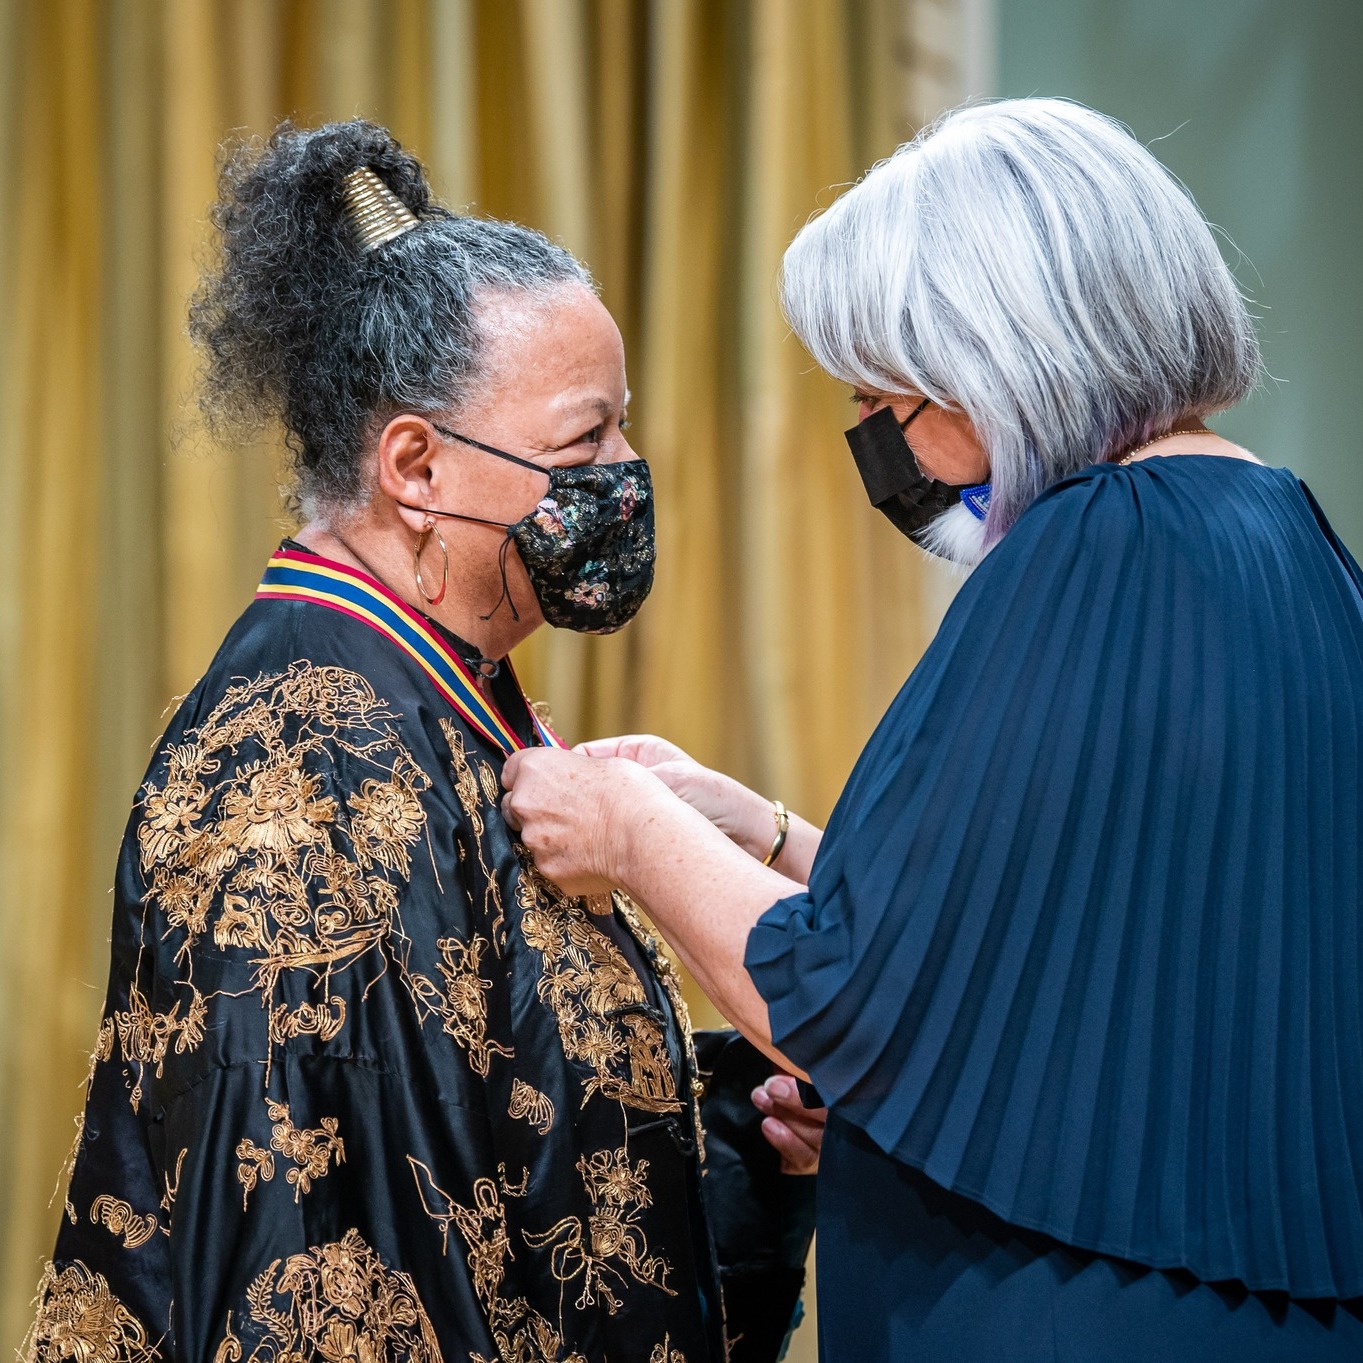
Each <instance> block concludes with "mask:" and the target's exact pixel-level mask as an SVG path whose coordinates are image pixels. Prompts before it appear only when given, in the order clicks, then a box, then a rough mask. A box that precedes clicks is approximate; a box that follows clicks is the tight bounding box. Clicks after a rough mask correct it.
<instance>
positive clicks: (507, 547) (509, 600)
mask: <svg viewBox="0 0 1363 1363" xmlns="http://www.w3.org/2000/svg"><path fill="white" fill-rule="evenodd" d="M431 425H432V426H433V427H435V429H436V430H437V431H439V432H440V434H441V435H443V436H446V437H448V438H449V439H450V440H458V441H460V442H461V443H462V444H465V445H472V446H473V448H474V449H475V450H482V452H483V453H484V454H491V455H493V456H495V457H496V458H498V459H505V460H506V461H507V463H509V464H520V465H521V467H522V468H527V469H534V471H535V472H536V473H542V474H544V476H545V477H546V478H547V477H548V476H549V470H548V469H546V468H541V467H540V465H538V464H536V463H533V462H531V460H529V459H522V458H521V457H520V456H519V455H515V454H508V453H507V452H506V451H505V450H499V449H497V448H496V446H494V445H484V444H483V442H482V441H481V440H474V439H472V437H470V436H467V435H460V434H459V432H458V431H452V430H450V429H449V427H447V426H442V425H441V424H440V423H439V422H438V421H432V422H431ZM398 505H399V506H401V507H406V509H407V510H408V511H415V512H418V513H419V514H420V515H423V516H443V517H445V518H446V519H448V520H452V521H469V522H471V523H472V524H473V525H495V526H496V527H497V529H499V530H504V531H505V532H506V538H505V539H503V540H502V547H501V548H500V549H499V550H498V551H497V567H498V569H499V570H500V571H501V574H502V594H501V596H499V597H498V598H497V604H496V605H495V606H493V608H492V609H491V610H490V611H488V613H487V614H486V615H480V616H479V617H478V618H479V619H480V620H491V619H492V617H493V616H494V615H496V614H497V612H498V611H499V610H501V608H502V602H503V601H505V602H506V604H507V605H508V606H510V607H511V618H512V619H513V620H514V621H515V622H516V623H517V624H520V621H521V615H520V612H519V611H518V610H517V609H516V598H515V597H514V596H512V595H511V584H510V582H509V581H508V580H507V576H506V560H507V557H508V555H509V554H510V553H511V546H512V544H513V543H514V542H515V531H516V527H515V526H514V525H507V524H506V523H505V522H504V521H490V520H487V519H486V518H484V517H482V516H464V515H461V514H460V513H459V512H458V511H434V510H432V509H431V508H430V507H426V506H412V505H411V504H410V503H408V502H399V503H398Z"/></svg>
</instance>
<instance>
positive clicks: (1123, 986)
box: [747, 455, 1363, 1363]
mask: <svg viewBox="0 0 1363 1363" xmlns="http://www.w3.org/2000/svg"><path fill="white" fill-rule="evenodd" d="M1361 588H1363V576H1361V575H1360V573H1359V570H1358V567H1357V565H1356V564H1355V563H1354V562H1353V560H1352V559H1351V558H1350V557H1349V555H1348V553H1347V552H1346V551H1345V549H1344V548H1343V546H1342V545H1341V544H1340V543H1339V541H1338V540H1337V539H1336V537H1335V536H1334V533H1333V531H1331V529H1330V527H1329V525H1328V523H1327V522H1326V520H1325V517H1324V515H1323V514H1322V513H1321V511H1320V508H1319V507H1318V506H1317V505H1316V504H1315V502H1314V500H1313V499H1312V498H1311V496H1310V494H1309V493H1308V492H1306V490H1305V489H1304V488H1303V486H1302V485H1301V484H1300V483H1299V482H1298V480H1297V479H1296V478H1294V477H1293V476H1292V475H1291V474H1290V473H1289V472H1287V471H1286V470H1282V469H1272V468H1265V467H1262V466H1259V465H1256V464H1253V463H1249V462H1245V461H1241V460H1232V459H1225V458H1212V457H1205V456H1204V457H1198V456H1191V455H1180V456H1175V457H1165V458H1152V459H1148V460H1145V461H1143V462H1141V463H1138V464H1136V465H1134V466H1131V467H1127V468H1123V467H1116V466H1106V467H1099V468H1094V469H1091V470H1088V471H1086V472H1084V473H1082V474H1079V475H1076V476H1075V477H1073V478H1070V479H1067V480H1065V481H1064V482H1062V483H1060V484H1058V485H1057V486H1055V487H1053V488H1052V489H1050V490H1049V491H1048V492H1047V493H1046V494H1045V495H1043V496H1042V497H1040V498H1039V499H1038V500H1037V501H1036V503H1035V504H1034V505H1033V506H1032V507H1031V508H1030V509H1029V510H1028V511H1027V512H1026V514H1025V515H1023V516H1022V518H1021V519H1020V520H1019V521H1018V523H1017V525H1016V526H1014V528H1013V529H1012V530H1010V531H1009V533H1008V534H1007V535H1006V536H1005V537H1004V539H1003V540H1002V542H1001V543H1000V544H999V545H998V546H997V547H996V548H995V549H994V550H993V552H992V553H991V554H990V555H989V557H988V558H986V559H985V561H984V563H983V564H982V565H981V566H980V567H979V568H978V569H977V570H976V572H975V573H974V575H973V576H972V577H971V578H970V580H969V581H968V582H967V583H966V584H965V586H964V587H963V588H962V590H961V592H960V594H959V595H958V596H957V598H956V600H955V602H954V603H953V604H952V607H951V609H950V611H949V612H948V614H947V618H946V620H945V621H944V622H943V625H942V628H941V631H940V632H939V634H938V636H937V638H936V639H935V640H934V641H933V644H932V646H931V648H930V649H929V650H928V652H927V653H926V654H925V656H924V658H923V660H922V662H921V663H920V664H919V666H918V668H917V669H916V670H915V671H914V673H913V675H912V676H911V677H910V678H909V680H908V681H907V683H906V684H905V686H904V689H903V690H902V691H901V693H900V695H899V696H898V698H897V699H896V700H895V702H894V703H893V705H892V706H891V708H890V710H889V712H888V713H887V714H886V716H885V719H884V720H883V721H882V723H881V725H880V727H879V729H878V730H877V731H876V733H875V735H874V736H873V737H872V739H871V741H870V743H869V744H868V745H867V748H866V751H865V752H864V753H863V755H862V757H861V759H860V761H859V762H858V764H857V767H856V770H855V771H854V772H853V774H852V776H851V779H850V780H849V782H848V785H847V789H846V790H845V791H844V792H843V795H842V798H841V799H840V801H839V803H838V807H837V809H836V810H835V811H834V814H833V817H832V819H831V821H830V823H829V826H828V831H827V833H826V835H825V837H824V840H823V843H822V846H821V848H820V850H819V854H818V857H817V859H816V862H815V865H814V868H813V872H812V875H811V879H810V886H809V892H808V894H806V895H801V896H798V897H794V898H791V899H788V900H785V901H782V902H781V903H779V904H777V905H775V906H774V907H773V908H772V909H771V910H770V911H769V912H768V913H767V914H766V915H765V916H764V917H763V918H762V919H761V920H760V921H759V922H758V923H757V925H756V926H755V928H754V929H753V932H752V934H751V936H750V938H749V941H748V951H747V962H748V968H749V970H750V972H751V973H752V976H753V979H754V981H755V983H756V985H757V987H758V989H759V990H760V991H761V993H762V995H763V996H764V998H765V999H766V1000H767V1003H768V1007H769V1011H770V1015H771V1029H772V1036H773V1039H774V1040H775V1042H776V1044H777V1045H778V1046H780V1047H781V1049H782V1051H783V1052H784V1053H785V1054H787V1055H789V1056H790V1057H791V1058H792V1059H793V1060H794V1061H795V1062H796V1063H797V1064H799V1065H800V1066H802V1067H803V1068H804V1069H806V1070H807V1071H808V1072H809V1074H810V1077H811V1078H812V1080H813V1081H814V1083H815V1084H816V1085H817V1087H818V1090H819V1092H820V1093H821V1094H822V1095H823V1097H824V1098H825V1099H826V1100H827V1101H828V1103H829V1106H830V1111H831V1112H832V1114H833V1116H834V1117H835V1118H837V1119H838V1120H836V1121H833V1122H830V1125H829V1128H828V1133H827V1136H826V1139H825V1143H824V1150H823V1164H822V1169H821V1173H820V1176H819V1178H820V1187H819V1218H820V1252H819V1269H820V1274H819V1277H820V1282H819V1293H820V1308H821V1309H820V1328H821V1331H822V1333H823V1337H824V1341H825V1357H826V1358H829V1359H832V1360H843V1359H856V1360H857V1363H871V1361H872V1360H876V1359H886V1360H888V1359H901V1358H905V1357H909V1356H910V1354H911V1352H912V1356H913V1357H915V1358H917V1359H920V1360H922V1363H928V1361H929V1360H934V1359H952V1360H955V1359H957V1358H964V1357H979V1358H999V1359H1005V1358H1006V1359H1009V1360H1021V1359H1032V1358H1045V1359H1051V1358H1055V1359H1064V1360H1086V1359H1090V1358H1109V1357H1112V1358H1125V1357H1134V1356H1140V1350H1139V1348H1138V1347H1137V1346H1138V1345H1139V1343H1140V1342H1141V1341H1145V1342H1146V1343H1147V1344H1149V1345H1150V1348H1149V1351H1148V1352H1147V1353H1146V1355H1145V1356H1146V1357H1150V1358H1159V1359H1161V1360H1166V1361H1169V1363H1172V1360H1181V1359H1187V1360H1197V1363H1202V1360H1204V1359H1206V1358H1208V1357H1212V1356H1213V1355H1212V1354H1210V1353H1208V1352H1206V1351H1205V1350H1204V1349H1203V1347H1202V1345H1201V1343H1199V1341H1200V1340H1202V1339H1204V1338H1205V1337H1206V1329H1209V1328H1211V1327H1210V1326H1207V1325H1206V1322H1207V1321H1211V1320H1215V1319H1216V1318H1217V1316H1216V1308H1215V1307H1214V1306H1213V1304H1212V1302H1211V1295H1212V1294H1210V1293H1209V1292H1206V1291H1199V1292H1191V1291H1187V1290H1185V1289H1184V1287H1183V1286H1181V1283H1182V1282H1183V1281H1184V1280H1185V1279H1186V1280H1191V1281H1192V1282H1195V1283H1200V1284H1210V1283H1217V1282H1223V1281H1227V1280H1234V1281H1235V1282H1238V1283H1239V1284H1241V1285H1242V1291H1243V1289H1249V1291H1250V1292H1251V1293H1254V1292H1258V1293H1263V1294H1266V1295H1271V1294H1274V1293H1277V1294H1282V1297H1283V1299H1287V1298H1290V1299H1291V1300H1292V1301H1293V1302H1294V1303H1301V1302H1307V1301H1318V1300H1320V1299H1328V1300H1329V1301H1334V1302H1338V1303H1341V1304H1342V1303H1345V1302H1347V1301H1350V1300H1351V1299H1356V1298H1358V1297H1359V1296H1360V1294H1363V930H1361V928H1363V800H1361V799H1360V787H1361V786H1363V596H1360V589H1361ZM853 1146H855V1149H854V1148H852V1147H853ZM906 1170H909V1171H918V1172H919V1174H921V1175H925V1176H926V1178H927V1180H930V1181H931V1183H932V1184H936V1185H938V1186H940V1187H941V1188H944V1189H949V1190H950V1191H951V1192H952V1193H953V1194H955V1195H957V1197H958V1199H959V1200H961V1201H964V1202H967V1203H969V1204H973V1205H974V1206H975V1208H976V1209H977V1213H978V1215H977V1216H976V1219H975V1221H974V1222H973V1223H972V1224H974V1225H976V1226H978V1227H979V1231H978V1233H979V1234H981V1235H985V1236H988V1237H994V1238H996V1237H997V1233H998V1227H997V1226H996V1227H994V1229H993V1230H990V1229H988V1228H987V1227H986V1226H985V1218H984V1216H983V1213H984V1211H985V1210H987V1211H988V1212H990V1213H993V1214H994V1216H995V1218H996V1219H997V1220H998V1222H999V1223H1002V1224H1004V1225H1006V1226H1007V1227H1012V1228H1014V1229H1015V1230H1018V1231H1020V1230H1021V1229H1023V1228H1026V1229H1027V1230H1031V1231H1037V1232H1041V1233H1042V1236H1041V1242H1042V1243H1041V1244H1038V1243H1037V1242H1034V1241H1032V1240H1030V1239H1029V1238H1028V1237H1026V1236H1024V1235H1021V1234H1018V1235H1016V1236H1015V1237H1014V1241H1013V1243H1014V1244H1015V1246H1016V1249H1015V1251H1014V1250H1010V1251H1009V1252H1010V1253H1015V1254H1016V1255H1017V1256H1022V1257H1023V1258H1025V1257H1026V1256H1028V1255H1030V1256H1032V1257H1034V1258H1037V1259H1038V1260H1040V1259H1046V1260H1047V1263H1046V1265H1039V1266H1038V1267H1037V1268H1036V1270H1035V1271H1029V1272H1026V1273H1014V1272H1013V1271H1012V1270H1009V1273H1008V1275H1007V1282H1006V1284H1005V1286H1006V1291H1005V1290H1004V1289H1003V1288H1002V1287H998V1285H997V1284H996V1283H995V1282H994V1276H995V1275H996V1274H997V1273H998V1271H999V1267H998V1266H999V1263H1000V1262H1001V1261H1000V1260H999V1259H998V1258H997V1257H996V1256H994V1255H993V1254H992V1252H988V1253H987V1252H986V1250H987V1246H986V1247H983V1248H980V1247H972V1246H970V1245H968V1244H966V1241H967V1240H968V1238H969V1236H968V1234H967V1233H966V1232H965V1231H963V1230H962V1229H961V1226H962V1225H963V1224H964V1223H963V1221H962V1219H961V1216H964V1215H965V1213H964V1212H962V1214H961V1216H958V1215H956V1213H954V1212H953V1213H950V1214H948V1213H947V1212H942V1213H941V1214H940V1215H939V1214H930V1211H929V1202H928V1197H927V1190H926V1185H925V1184H924V1182H923V1180H922V1179H921V1178H914V1177H913V1176H911V1175H909V1174H906V1173H905V1171H906ZM931 1205H932V1206H941V1205H942V1202H941V1199H937V1200H936V1201H935V1202H933V1203H932V1204H931ZM952 1205H953V1206H956V1205H957V1204H954V1203H953V1204H952ZM915 1208H916V1209H915ZM960 1210H961V1209H960V1208H959V1207H957V1211H960ZM972 1233H973V1232H972ZM1048 1237H1049V1238H1048ZM910 1240H912V1243H909V1242H910ZM1052 1243H1058V1244H1061V1245H1065V1246H1069V1247H1070V1248H1071V1250H1072V1251H1074V1253H1076V1254H1078V1255H1080V1256H1081V1257H1083V1256H1084V1255H1085V1254H1087V1257H1086V1258H1085V1259H1084V1261H1085V1262H1091V1263H1093V1264H1094V1265H1095V1268H1094V1270H1093V1271H1092V1272H1085V1273H1082V1274H1080V1275H1079V1278H1080V1279H1082V1283H1081V1286H1082V1288H1083V1290H1082V1291H1081V1290H1078V1288H1077V1287H1076V1288H1075V1289H1074V1290H1071V1289H1070V1288H1069V1287H1066V1288H1065V1290H1063V1291H1061V1290H1060V1289H1059V1287H1058V1286H1057V1283H1056V1280H1055V1278H1054V1276H1053V1274H1054V1272H1056V1271H1059V1270H1057V1269H1056V1267H1055V1264H1056V1262H1058V1261H1052V1259H1051V1256H1050V1249H1049V1246H1050V1245H1052ZM963 1246H964V1247H963ZM976 1248H979V1253H978V1254H976ZM962 1255H964V1256H965V1257H964V1258H962V1257H961V1256H962ZM938 1260H941V1261H943V1262H942V1264H940V1265H938V1264H937V1262H936V1261H938ZM1117 1260H1126V1261H1130V1262H1133V1263H1136V1264H1140V1265H1144V1266H1145V1267H1147V1268H1151V1269H1158V1270H1166V1271H1167V1272H1168V1274H1169V1276H1168V1277H1167V1279H1166V1278H1162V1277H1160V1276H1158V1275H1150V1274H1147V1275H1145V1276H1144V1277H1142V1278H1140V1279H1139V1281H1138V1282H1131V1281H1128V1275H1126V1274H1125V1273H1124V1271H1118V1270H1117V1269H1115V1268H1112V1267H1111V1264H1112V1263H1113V1262H1114V1261H1117ZM1100 1261H1103V1262H1106V1263H1107V1264H1108V1265H1109V1267H1108V1268H1105V1269H1101V1271H1100V1270H1099V1268H1098V1267H1097V1265H1098V1264H1099V1262H1100ZM1066 1272H1068V1270H1066ZM1103 1284H1105V1285H1106V1286H1105V1287H1101V1290H1100V1285H1103ZM1161 1284H1163V1285H1161ZM1029 1293H1030V1294H1031V1295H1028V1294H1029ZM948 1297H949V1298H950V1300H951V1301H952V1302H960V1303H963V1304H964V1305H963V1306H962V1308H961V1309H960V1310H954V1309H950V1307H949V1303H948ZM1259 1303H1260V1299H1259V1298H1253V1299H1252V1302H1251V1303H1250V1304H1246V1305H1245V1307H1244V1309H1243V1310H1237V1311H1234V1312H1231V1313H1229V1315H1228V1318H1227V1320H1226V1330H1227V1332H1228V1333H1227V1334H1226V1339H1227V1340H1231V1341H1234V1345H1235V1348H1236V1349H1238V1350H1239V1354H1238V1358H1239V1359H1240V1360H1241V1361H1242V1363H1250V1361H1251V1360H1255V1361H1256V1363H1257V1360H1259V1359H1275V1360H1277V1359H1283V1358H1302V1359H1306V1358H1334V1357H1337V1356H1342V1355H1344V1354H1346V1353H1348V1352H1349V1351H1351V1350H1352V1351H1354V1354H1355V1356H1359V1357H1363V1324H1360V1321H1359V1319H1358V1316H1357V1315H1356V1314H1354V1313H1353V1311H1352V1310H1351V1309H1349V1308H1347V1307H1345V1306H1343V1305H1341V1306H1340V1309H1338V1310H1331V1311H1328V1312H1324V1313H1317V1314H1311V1313H1310V1312H1308V1311H1307V1309H1306V1308H1305V1307H1301V1306H1294V1307H1293V1309H1291V1310H1282V1311H1277V1312H1275V1311H1274V1310H1273V1309H1271V1307H1268V1306H1263V1305H1262V1304H1259ZM1052 1310H1054V1311H1056V1312H1058V1313H1063V1319H1060V1318H1058V1323H1057V1328H1056V1331H1055V1333H1054V1341H1055V1342H1054V1343H1052V1342H1051V1336H1049V1335H1047V1336H1045V1337H1044V1338H1043V1339H1042V1340H1041V1342H1040V1343H1035V1342H1034V1341H1033V1336H1032V1335H1030V1334H1020V1333H1019V1331H1020V1330H1021V1325H1020V1322H1026V1323H1027V1325H1028V1328H1029V1329H1030V1328H1031V1327H1033V1326H1037V1325H1038V1323H1039V1322H1043V1321H1044V1320H1045V1319H1046V1318H1047V1314H1048V1313H1049V1312H1051V1311H1052ZM1232 1317H1233V1319H1232ZM952 1322H955V1324H952ZM1251 1325H1252V1328H1251ZM953 1331H955V1333H953ZM1322 1331H1323V1332H1324V1333H1323V1334H1322ZM1119 1339H1124V1340H1126V1341H1128V1342H1129V1343H1130V1348H1129V1349H1127V1351H1126V1352H1123V1351H1122V1348H1119V1347H1118V1344H1117V1343H1113V1344H1112V1346H1111V1351H1110V1352H1109V1351H1108V1350H1107V1349H1106V1348H1105V1347H1103V1343H1104V1342H1105V1341H1113V1340H1119ZM1123 1347H1125V1346H1123ZM1332 1351H1333V1352H1332ZM1223 1352H1224V1350H1223ZM1214 1356H1216V1357H1221V1356H1222V1353H1217V1354H1215V1355H1214Z"/></svg>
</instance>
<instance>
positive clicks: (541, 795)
mask: <svg viewBox="0 0 1363 1363" xmlns="http://www.w3.org/2000/svg"><path fill="white" fill-rule="evenodd" d="M502 785H503V786H504V787H505V788H506V792H507V793H506V795H505V796H504V797H503V798H502V813H503V816H504V817H505V819H506V822H507V824H508V825H509V826H510V827H511V828H513V829H516V830H517V831H519V832H520V833H521V836H522V839H523V841H524V843H525V845H526V846H527V847H528V848H529V849H530V852H531V854H532V855H533V856H534V858H535V865H536V867H537V868H538V869H539V870H540V872H541V873H542V874H543V875H545V876H547V877H548V878H549V879H550V880H552V881H553V882H554V884H556V885H557V886H558V887H559V888H560V889H561V890H562V891H563V892H564V893H565V894H571V895H599V894H608V893H609V892H610V891H611V890H613V889H616V888H618V887H619V886H620V885H622V884H623V883H624V881H625V878H626V874H627V871H628V868H629V837H630V832H631V829H632V827H633V825H634V823H635V822H636V821H638V820H640V819H645V818H648V817H650V811H651V810H656V809H657V808H658V806H659V804H660V803H661V802H666V803H669V804H670V803H672V802H673V796H672V794H671V793H670V792H669V791H668V789H667V787H666V786H665V785H664V784H663V783H662V782H661V781H660V780H659V779H658V778H657V777H656V776H654V775H653V774H652V773H651V772H649V771H648V770H647V769H646V768H644V767H642V766H640V765H639V764H638V763H636V762H626V761H621V760H613V759H612V760H605V761H603V760H601V759H600V758H594V757H587V756H585V755H583V754H582V753H575V752H563V751H562V750H560V749H556V748H527V749H525V750H523V751H521V752H517V753H513V754H512V755H511V757H510V758H508V759H507V763H506V766H505V767H503V768H502Z"/></svg>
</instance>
